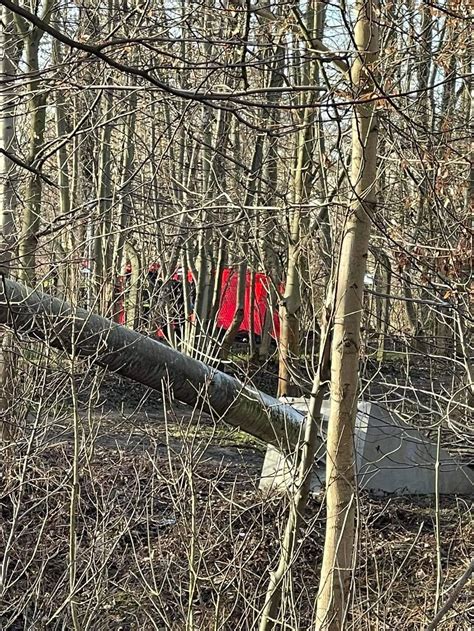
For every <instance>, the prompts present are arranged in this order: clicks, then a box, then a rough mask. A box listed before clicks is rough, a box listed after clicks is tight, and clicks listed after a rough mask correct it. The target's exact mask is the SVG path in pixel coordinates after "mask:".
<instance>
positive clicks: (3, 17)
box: [0, 7, 21, 441]
mask: <svg viewBox="0 0 474 631" xmlns="http://www.w3.org/2000/svg"><path fill="white" fill-rule="evenodd" d="M14 31H15V29H14V25H13V17H12V14H11V13H10V11H9V10H8V9H6V8H5V7H2V8H1V9H0V84H1V86H2V89H1V90H0V145H1V147H2V149H4V150H5V151H6V152H7V153H9V152H13V151H14V143H15V103H16V92H15V86H14V82H13V80H14V78H15V75H16V72H17V65H18V60H19V56H20V55H19V52H20V50H21V48H20V49H19V48H18V46H17V42H16V40H15V35H14ZM15 168H16V167H15V165H14V163H13V162H12V161H11V160H10V159H9V157H8V155H7V154H5V153H3V152H1V153H0V221H1V224H0V229H1V235H0V238H1V242H0V275H1V276H0V283H1V282H3V277H4V276H5V277H7V276H9V275H10V274H11V272H12V271H13V270H12V262H13V260H14V256H15V220H14V216H15V212H16V206H17V204H16V200H17V198H16V193H15V188H16V183H15ZM12 342H13V335H12V334H11V332H9V331H8V330H6V331H5V330H0V440H1V439H4V440H6V441H9V440H10V439H11V437H12V429H13V428H12V425H11V422H10V421H11V419H9V418H8V411H9V410H10V409H11V403H12V392H11V386H12V378H13V354H12V352H11V350H12V349H11V346H12Z"/></svg>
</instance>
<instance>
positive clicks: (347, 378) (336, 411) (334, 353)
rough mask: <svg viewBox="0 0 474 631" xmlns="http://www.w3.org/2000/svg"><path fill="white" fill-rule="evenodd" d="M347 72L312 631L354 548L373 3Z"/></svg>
mask: <svg viewBox="0 0 474 631" xmlns="http://www.w3.org/2000/svg"><path fill="white" fill-rule="evenodd" d="M356 6H357V18H356V23H355V32H354V39H355V44H356V47H357V51H358V55H357V57H356V59H355V61H354V65H353V68H352V71H351V77H352V84H353V86H354V97H355V98H356V99H357V100H359V103H358V104H356V105H354V111H353V119H352V121H353V122H352V165H351V183H352V188H353V196H352V200H351V203H350V207H349V209H348V215H347V219H346V222H345V225H344V228H343V235H342V245H341V254H340V260H339V266H338V274H337V286H336V291H335V308H334V328H333V341H332V350H331V411H330V417H329V426H328V437H327V469H326V492H327V496H326V502H327V505H326V512H327V519H326V538H325V543H324V554H323V562H322V568H321V578H320V583H319V594H318V600H317V610H316V624H315V628H316V630H317V631H340V630H341V629H343V628H344V620H345V617H346V613H347V611H348V608H349V585H350V576H351V569H352V559H353V547H354V512H355V511H354V509H355V497H356V480H355V471H354V425H355V416H356V411H357V375H358V368H359V348H360V322H361V316H362V304H363V290H364V275H365V271H366V263H367V255H368V247H369V236H370V225H371V218H372V216H373V214H374V212H375V209H376V196H375V195H376V193H375V183H376V157H377V115H376V113H375V109H374V104H373V102H372V101H366V102H365V103H364V96H365V95H369V94H372V93H373V91H374V82H373V79H372V73H373V72H375V70H376V66H375V64H376V60H377V55H378V0H358V2H357V5H356Z"/></svg>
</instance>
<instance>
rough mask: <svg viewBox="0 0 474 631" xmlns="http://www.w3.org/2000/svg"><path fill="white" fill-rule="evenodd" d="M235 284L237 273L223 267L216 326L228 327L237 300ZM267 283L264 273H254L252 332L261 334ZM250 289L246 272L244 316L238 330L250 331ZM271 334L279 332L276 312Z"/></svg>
mask: <svg viewBox="0 0 474 631" xmlns="http://www.w3.org/2000/svg"><path fill="white" fill-rule="evenodd" d="M237 284H238V274H237V273H236V272H235V271H234V270H232V269H228V268H227V269H224V270H223V271H222V289H221V302H220V308H219V313H218V316H217V326H219V327H222V328H223V329H228V328H229V327H230V325H231V323H232V319H233V317H234V314H235V308H236V302H237ZM268 285H269V278H268V276H267V275H266V274H255V289H254V292H255V294H254V296H255V298H254V314H253V332H254V333H255V334H256V335H261V334H262V330H263V325H264V322H265V314H266V312H267V309H268V293H269V292H268V289H269V288H268ZM250 291H251V274H250V272H247V278H246V283H245V306H244V317H243V320H242V324H241V325H240V328H239V331H250ZM273 327H274V328H273V330H272V331H271V333H272V335H273V336H275V335H276V336H277V337H278V336H279V334H280V321H279V318H278V314H274V317H273Z"/></svg>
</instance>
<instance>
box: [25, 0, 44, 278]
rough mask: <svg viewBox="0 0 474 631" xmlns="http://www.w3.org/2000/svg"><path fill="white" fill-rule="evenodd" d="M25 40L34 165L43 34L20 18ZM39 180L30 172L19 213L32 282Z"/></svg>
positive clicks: (40, 135)
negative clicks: (21, 208) (21, 211)
mask: <svg viewBox="0 0 474 631" xmlns="http://www.w3.org/2000/svg"><path fill="white" fill-rule="evenodd" d="M51 9H52V0H46V2H45V4H44V5H43V8H42V16H41V17H42V19H43V20H44V21H46V22H48V21H49V18H50V15H51ZM18 30H19V32H20V35H21V36H22V37H23V38H24V42H25V61H26V68H27V72H28V75H29V77H30V78H29V79H28V82H27V99H28V122H29V149H28V159H27V161H28V164H29V165H30V166H32V167H34V168H36V162H37V158H38V155H39V152H40V149H41V148H42V146H43V142H44V133H45V129H46V93H45V92H43V91H42V89H41V88H42V82H41V77H40V73H39V70H40V42H41V39H42V37H43V35H44V31H42V30H41V29H40V28H38V27H37V26H34V27H32V28H29V26H28V25H27V24H25V23H24V22H23V21H21V23H20V24H19V26H18ZM41 196H42V180H41V177H40V175H39V174H38V173H30V174H29V176H28V181H27V185H26V191H25V203H24V206H23V213H22V225H21V240H20V244H19V257H20V261H19V262H20V277H21V278H22V279H23V280H24V281H27V282H30V283H32V282H34V280H35V277H36V251H37V247H38V236H37V234H38V231H39V227H40V223H41Z"/></svg>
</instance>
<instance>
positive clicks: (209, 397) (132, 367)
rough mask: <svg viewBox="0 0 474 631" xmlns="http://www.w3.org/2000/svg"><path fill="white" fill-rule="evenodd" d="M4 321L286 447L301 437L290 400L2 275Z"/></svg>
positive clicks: (0, 302)
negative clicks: (286, 401)
mask: <svg viewBox="0 0 474 631" xmlns="http://www.w3.org/2000/svg"><path fill="white" fill-rule="evenodd" d="M0 324H6V325H7V326H9V327H11V328H12V329H13V330H14V331H15V332H16V333H17V334H18V335H26V336H30V337H35V338H36V339H41V340H43V341H45V342H47V343H50V344H51V345H52V346H55V347H57V348H62V349H65V350H66V351H69V352H70V351H71V350H72V349H74V350H75V352H77V354H78V355H81V356H84V357H93V358H95V360H96V362H97V364H99V365H100V366H103V367H105V368H108V369H109V370H112V371H113V372H116V373H118V374H119V375H123V376H124V377H128V378H129V379H132V380H134V381H138V382H139V383H141V384H143V385H145V386H148V387H150V388H154V389H155V390H161V387H162V383H163V381H165V382H166V383H169V386H170V389H171V391H172V393H173V395H174V397H175V398H176V399H178V400H179V401H182V402H183V403H187V404H189V405H196V404H197V403H202V404H203V405H204V406H205V408H206V409H207V410H209V411H210V412H211V413H214V414H217V415H218V416H219V417H220V418H221V419H223V420H225V421H226V422H228V423H230V424H231V425H234V426H236V427H240V429H242V430H244V431H245V432H248V433H249V434H252V435H253V436H255V437H257V438H259V439H260V440H263V441H265V442H267V443H271V444H273V445H275V446H277V447H279V448H280V449H282V450H285V451H287V450H290V449H292V448H294V447H295V445H296V444H297V443H298V441H299V438H300V436H301V435H302V429H303V425H304V416H303V415H302V414H301V413H300V412H298V411H297V410H295V409H294V408H292V407H291V406H290V405H286V404H283V403H281V402H280V401H278V400H277V399H274V398H273V397H270V396H269V395H267V394H264V393H263V392H259V391H258V390H255V389H253V388H250V387H248V386H244V385H243V384H242V383H241V382H240V381H239V380H237V379H235V378H233V377H231V376H230V375H226V374H225V373H223V372H220V371H218V370H216V369H214V368H211V367H209V366H206V364H204V363H202V362H200V361H197V360H195V359H192V358H190V357H187V356H186V355H183V354H182V353H179V352H178V351H176V350H174V349H172V348H170V347H168V346H166V345H165V344H162V343H161V342H158V341H156V340H153V339H151V338H149V337H146V336H145V335H141V334H140V333H137V332H136V331H132V330H131V329H127V328H126V327H123V326H120V325H119V324H116V323H114V322H112V321H110V320H107V319H106V318H103V317H101V316H98V315H95V314H93V313H91V312H89V311H86V310H84V309H81V308H79V307H72V306H71V305H69V304H67V303H66V302H64V301H62V300H60V299H58V298H54V297H52V296H50V295H48V294H45V293H43V292H41V291H38V290H36V289H30V288H27V287H25V286H23V285H20V284H19V283H16V282H14V281H12V280H8V279H6V278H3V279H2V280H1V281H0Z"/></svg>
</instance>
